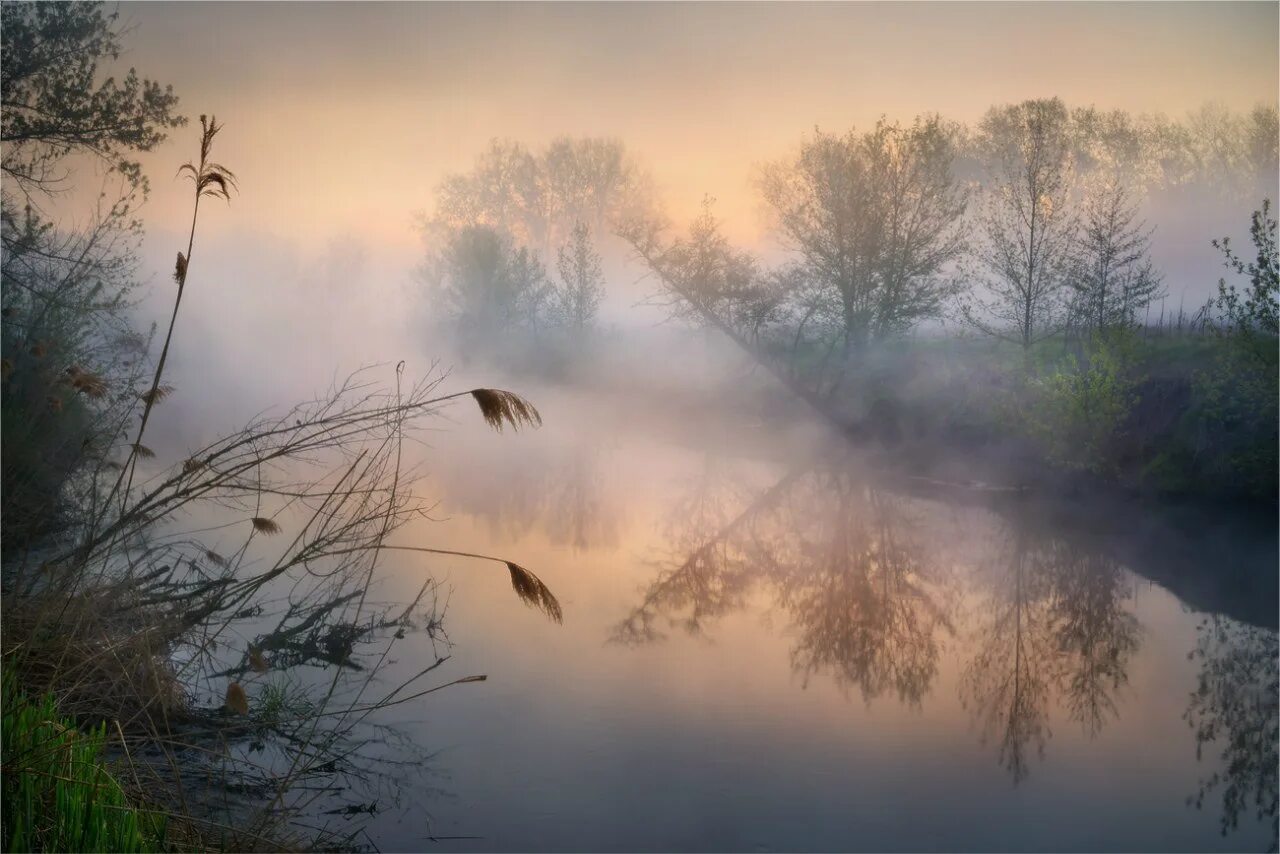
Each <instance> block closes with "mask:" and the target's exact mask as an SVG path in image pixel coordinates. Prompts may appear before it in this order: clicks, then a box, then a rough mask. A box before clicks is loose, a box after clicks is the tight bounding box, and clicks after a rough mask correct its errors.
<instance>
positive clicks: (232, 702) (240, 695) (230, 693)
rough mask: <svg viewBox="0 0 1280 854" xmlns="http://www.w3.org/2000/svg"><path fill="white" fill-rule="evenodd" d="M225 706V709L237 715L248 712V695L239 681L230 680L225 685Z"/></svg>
mask: <svg viewBox="0 0 1280 854" xmlns="http://www.w3.org/2000/svg"><path fill="white" fill-rule="evenodd" d="M226 708H227V711H229V712H232V713H234V714H237V715H247V714H249V697H248V695H246V694H245V692H244V688H242V687H241V686H240V683H239V682H231V683H230V684H228V685H227V699H226Z"/></svg>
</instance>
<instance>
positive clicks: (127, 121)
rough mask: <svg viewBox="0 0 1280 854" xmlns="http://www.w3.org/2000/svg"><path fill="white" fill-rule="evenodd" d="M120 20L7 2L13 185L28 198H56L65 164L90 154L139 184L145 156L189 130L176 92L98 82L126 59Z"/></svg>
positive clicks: (8, 155)
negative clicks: (140, 158)
mask: <svg viewBox="0 0 1280 854" xmlns="http://www.w3.org/2000/svg"><path fill="white" fill-rule="evenodd" d="M118 19H119V13H118V12H110V13H107V12H105V11H104V9H103V6H102V5H101V4H98V3H44V2H38V3H6V4H5V5H4V7H3V10H2V11H0V20H2V21H3V46H4V49H3V58H2V59H0V86H2V88H3V93H4V94H3V106H4V110H3V115H2V116H0V141H3V143H4V154H3V170H4V174H5V177H7V178H8V179H10V180H11V181H12V182H14V185H16V187H17V188H18V189H19V190H20V191H21V192H23V193H25V194H27V195H28V196H30V194H31V193H32V192H33V191H37V190H39V191H45V192H48V191H49V190H51V189H54V188H56V187H57V186H58V185H59V184H60V183H61V182H62V181H64V180H65V177H66V176H65V174H62V173H60V172H59V171H58V165H59V163H60V162H61V161H62V159H63V158H64V157H66V156H67V155H68V154H72V153H82V154H91V155H94V156H96V157H98V158H100V159H101V160H103V161H104V162H105V163H106V164H107V165H108V167H109V168H111V169H114V170H116V171H118V172H120V173H121V174H122V175H125V176H127V177H128V178H129V179H130V181H131V182H133V183H135V184H137V183H140V182H141V181H142V176H141V172H140V171H139V167H138V164H137V163H136V162H133V161H132V160H130V159H129V155H131V154H132V153H133V152H136V151H150V150H151V149H152V148H154V147H155V146H156V145H158V144H159V143H161V142H163V141H164V139H165V131H166V130H167V129H169V128H175V127H179V126H180V125H182V124H184V123H185V119H183V118H182V117H181V116H180V115H178V114H177V112H176V109H177V105H178V98H177V96H176V95H174V94H173V89H172V87H169V86H166V87H163V88H162V87H161V86H160V84H158V83H155V82H153V81H150V80H144V79H140V78H139V77H138V75H137V72H136V71H134V70H133V69H132V68H131V69H129V72H128V73H127V74H126V75H125V77H124V79H123V80H120V81H117V80H116V79H115V78H114V77H108V78H107V79H106V80H104V81H102V82H98V63H99V62H100V61H102V60H104V59H112V60H114V59H118V58H119V56H120V49H121V44H120V38H121V30H120V29H119V27H118Z"/></svg>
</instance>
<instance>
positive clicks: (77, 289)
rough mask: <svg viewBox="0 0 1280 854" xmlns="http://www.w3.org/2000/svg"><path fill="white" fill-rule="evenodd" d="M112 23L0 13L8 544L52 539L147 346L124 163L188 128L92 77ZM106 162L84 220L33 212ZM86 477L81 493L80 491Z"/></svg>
mask: <svg viewBox="0 0 1280 854" xmlns="http://www.w3.org/2000/svg"><path fill="white" fill-rule="evenodd" d="M122 34H123V33H122V30H121V29H120V28H119V26H118V14H117V13H114V12H111V13H108V12H106V11H104V9H103V7H102V6H101V5H100V4H96V3H74V4H65V3H6V4H4V5H3V7H0V44H2V47H0V103H2V106H3V110H2V111H0V152H2V153H0V169H2V170H3V175H4V179H5V180H4V186H3V190H2V191H0V303H2V304H3V314H4V323H3V343H2V344H0V350H2V352H3V359H2V361H0V366H2V371H3V383H2V391H0V411H2V412H3V419H4V428H3V429H4V440H5V453H4V455H3V466H2V468H3V475H2V479H3V492H4V495H5V513H4V516H3V536H4V539H5V541H6V543H8V544H10V545H11V546H14V547H18V546H20V545H21V544H22V543H24V542H26V541H30V540H32V539H34V538H35V537H38V536H40V535H42V534H46V533H49V532H50V531H51V530H52V529H53V528H54V527H56V526H57V525H58V524H59V523H60V522H61V521H64V520H62V519H61V518H60V517H61V516H62V515H63V513H64V511H65V510H68V509H70V508H72V507H74V506H77V502H76V501H73V500H71V499H70V494H71V493H72V492H74V491H75V490H76V489H77V488H81V489H84V490H90V489H92V488H93V483H92V478H79V479H77V477H76V475H77V474H78V473H81V472H85V471H88V470H89V469H90V468H91V467H90V466H88V465H87V464H88V463H90V462H91V461H92V460H95V459H100V458H101V455H102V453H103V452H104V450H105V449H106V447H107V446H108V445H109V443H110V442H111V441H112V440H113V439H114V438H115V432H116V430H118V428H119V425H120V424H122V423H123V420H124V419H125V418H126V417H127V413H128V409H129V406H130V404H131V402H132V398H131V395H129V394H127V393H123V392H124V389H125V388H127V387H128V386H129V385H130V384H131V382H132V381H133V380H134V379H136V378H137V377H138V376H139V367H140V364H141V356H143V355H144V354H145V350H146V343H145V339H144V338H143V337H142V336H139V335H137V334H136V333H135V332H134V331H133V329H132V327H131V323H130V318H129V317H128V314H127V308H128V306H129V293H130V290H131V289H132V287H133V285H134V284H135V281H136V278H135V272H136V265H137V262H136V255H135V250H136V247H137V242H138V240H139V239H140V236H141V226H140V223H139V221H138V219H137V217H136V215H135V213H134V211H135V208H136V206H137V204H138V203H139V201H140V200H141V199H142V198H143V197H144V196H145V193H146V182H145V180H144V179H143V176H142V174H141V171H140V169H139V166H138V164H137V163H136V162H135V161H133V160H132V159H131V158H132V155H133V154H134V153H136V152H139V151H149V150H151V149H153V148H154V147H155V146H156V145H158V144H159V143H161V142H162V141H163V140H164V139H165V137H166V132H167V131H168V130H169V129H172V128H175V127H178V126H180V125H182V124H184V123H185V120H184V119H183V118H182V117H181V116H180V115H178V114H177V112H176V110H177V97H176V96H175V95H174V94H173V92H172V89H170V88H169V87H161V86H160V85H159V84H157V83H154V82H151V81H149V80H145V79H140V78H139V77H138V75H137V73H136V72H135V71H133V70H132V69H130V70H129V72H128V73H127V74H126V75H125V77H124V78H123V79H122V80H119V81H117V80H116V79H115V78H113V77H108V78H106V79H105V80H100V72H99V64H100V63H104V62H107V61H110V60H114V59H117V58H118V57H119V55H120V51H121V40H122ZM72 157H79V158H91V159H93V160H96V161H97V162H98V163H99V164H101V165H103V166H104V167H105V172H106V176H105V178H104V179H103V180H104V190H103V192H102V194H101V195H100V196H99V198H98V202H97V206H96V208H94V209H93V210H92V211H90V212H89V217H88V218H87V224H85V225H84V226H83V227H80V228H75V229H70V228H65V227H60V226H59V225H56V224H55V223H54V222H52V221H51V220H50V219H49V215H47V214H46V213H45V212H44V210H43V209H42V208H43V206H45V205H46V204H47V203H49V202H50V201H51V200H52V199H53V197H54V195H55V194H56V193H59V192H61V191H65V190H67V189H69V186H68V182H69V177H70V174H71V172H70V170H69V169H68V168H65V166H64V164H65V163H66V161H67V160H68V159H69V158H72ZM80 480H83V481H86V482H85V483H80V482H79V481H80Z"/></svg>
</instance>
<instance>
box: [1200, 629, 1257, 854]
mask: <svg viewBox="0 0 1280 854" xmlns="http://www.w3.org/2000/svg"><path fill="white" fill-rule="evenodd" d="M1276 643H1277V639H1276V633H1275V632H1273V631H1269V630H1267V629H1262V628H1257V627H1254V626H1247V625H1244V624H1242V623H1237V622H1235V621H1233V620H1228V619H1226V618H1223V617H1218V616H1213V617H1207V618H1205V620H1204V621H1203V622H1202V623H1201V624H1200V627H1199V634H1198V637H1197V641H1196V647H1195V649H1194V650H1192V651H1191V653H1190V655H1189V657H1190V658H1193V659H1197V660H1199V662H1200V674H1199V678H1198V680H1197V685H1196V690H1195V692H1194V693H1192V695H1191V702H1190V704H1189V705H1188V707H1187V711H1186V715H1185V718H1186V720H1187V722H1188V723H1189V724H1190V725H1191V727H1192V729H1193V730H1194V731H1195V735H1196V755H1197V757H1202V755H1203V753H1204V750H1205V748H1207V747H1213V748H1215V749H1220V750H1221V758H1222V768H1223V770H1222V771H1220V772H1217V773H1214V774H1211V775H1209V776H1208V777H1206V778H1205V779H1203V780H1201V781H1200V786H1199V790H1198V791H1197V792H1196V794H1195V795H1193V796H1192V797H1191V798H1188V802H1189V803H1193V804H1195V806H1196V808H1197V809H1198V808H1201V807H1203V805H1204V801H1205V798H1206V797H1208V796H1209V795H1210V794H1211V793H1212V792H1214V791H1215V790H1217V789H1221V790H1222V835H1223V836H1226V835H1227V834H1228V833H1230V832H1231V831H1233V830H1235V829H1236V827H1237V826H1238V825H1239V823H1240V816H1241V815H1242V814H1248V813H1249V812H1254V813H1255V814H1256V816H1257V818H1258V820H1259V821H1265V820H1266V819H1268V818H1270V819H1271V850H1272V851H1274V850H1276V847H1277V834H1278V830H1280V827H1278V824H1277V768H1278V767H1280V755H1277V754H1278V749H1277V744H1278V743H1280V720H1278V717H1277V715H1278V710H1280V672H1277V671H1278V665H1280V658H1278V655H1277V646H1276Z"/></svg>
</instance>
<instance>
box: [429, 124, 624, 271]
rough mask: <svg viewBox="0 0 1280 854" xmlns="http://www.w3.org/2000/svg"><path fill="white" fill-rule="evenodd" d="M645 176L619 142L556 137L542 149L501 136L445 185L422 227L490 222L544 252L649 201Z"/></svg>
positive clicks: (443, 229)
mask: <svg viewBox="0 0 1280 854" xmlns="http://www.w3.org/2000/svg"><path fill="white" fill-rule="evenodd" d="M646 180H647V179H646V178H645V176H644V175H643V173H642V172H641V171H640V170H639V168H638V167H636V166H635V164H634V163H632V162H631V160H630V158H629V157H628V155H627V152H626V149H625V147H624V146H623V144H622V143H621V142H620V141H618V140H615V139H602V138H594V137H584V138H581V139H573V138H570V137H558V138H557V139H554V140H552V142H551V144H550V145H548V146H547V148H546V149H545V150H544V151H542V152H540V153H534V152H531V151H529V150H528V149H527V148H525V146H523V145H521V144H520V143H518V142H513V141H510V140H498V139H495V140H493V141H491V142H490V143H489V148H488V149H486V150H485V151H484V152H483V153H482V154H481V155H480V156H479V157H478V158H477V159H476V163H475V166H474V167H473V168H472V170H471V171H470V172H465V173H455V174H452V175H449V176H448V177H446V178H445V179H444V181H442V182H441V184H440V186H439V188H438V191H437V202H436V210H435V213H434V214H433V215H432V216H431V217H430V218H429V219H427V220H426V222H424V227H425V230H426V231H427V232H428V233H434V234H436V235H437V236H438V235H440V234H444V235H448V234H450V233H452V232H455V231H457V230H458V229H461V228H466V227H468V226H474V225H486V226H490V227H492V228H496V229H498V230H500V231H504V232H506V233H507V234H510V235H511V236H512V238H513V239H514V240H515V241H516V242H517V243H518V244H520V245H523V246H528V247H530V248H531V249H535V250H537V251H540V252H541V253H543V254H544V255H546V254H549V253H550V252H551V250H552V249H553V248H554V247H557V246H559V245H561V244H562V243H564V242H565V241H566V240H567V239H568V238H569V236H570V234H571V232H572V230H573V228H574V227H575V225H576V224H577V223H579V222H581V223H585V224H586V225H587V226H588V227H589V228H591V229H593V230H595V231H596V232H597V233H599V232H600V231H601V230H602V229H605V228H608V227H610V226H612V225H614V224H615V223H616V222H617V221H618V220H619V218H620V217H622V216H623V215H624V214H625V213H626V212H627V211H630V210H632V209H633V208H635V207H637V206H643V205H644V204H645V203H646V198H647V197H646V192H647V191H646Z"/></svg>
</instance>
